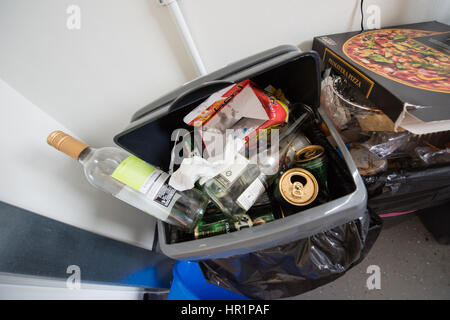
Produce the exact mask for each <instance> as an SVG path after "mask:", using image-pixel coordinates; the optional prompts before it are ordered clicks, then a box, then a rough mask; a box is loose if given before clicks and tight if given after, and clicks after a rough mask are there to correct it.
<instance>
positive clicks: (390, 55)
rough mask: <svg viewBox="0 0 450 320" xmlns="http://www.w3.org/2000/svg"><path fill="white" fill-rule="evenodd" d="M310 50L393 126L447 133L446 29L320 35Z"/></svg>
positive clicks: (422, 26)
mask: <svg viewBox="0 0 450 320" xmlns="http://www.w3.org/2000/svg"><path fill="white" fill-rule="evenodd" d="M313 50H315V51H317V52H318V53H319V55H320V57H321V58H322V61H323V67H325V68H328V67H331V68H332V69H333V70H334V71H335V72H336V73H338V74H340V75H341V76H343V77H345V78H347V79H348V80H349V82H350V83H352V84H353V85H354V86H356V87H358V88H359V89H360V90H361V91H362V92H363V94H364V95H365V96H366V98H368V99H369V100H371V101H372V102H373V103H374V104H375V105H376V106H377V107H378V108H379V109H381V110H382V111H383V112H384V113H385V114H386V115H387V116H388V117H389V118H390V119H392V121H394V122H395V128H398V127H402V128H404V129H406V130H408V131H410V132H412V133H415V134H425V133H431V132H440V131H447V130H450V26H448V25H446V24H442V23H439V22H436V21H432V22H424V23H417V24H409V25H403V26H397V27H390V28H383V29H376V30H368V31H364V32H348V33H341V34H334V35H326V36H320V37H315V38H314V42H313Z"/></svg>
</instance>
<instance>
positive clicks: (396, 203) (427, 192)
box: [363, 166, 450, 214]
mask: <svg viewBox="0 0 450 320" xmlns="http://www.w3.org/2000/svg"><path fill="white" fill-rule="evenodd" d="M363 178H364V180H365V181H364V182H365V185H366V188H367V192H368V195H369V199H368V202H367V206H368V207H369V208H370V209H371V210H372V211H373V212H374V213H376V214H387V213H393V212H404V211H410V210H420V209H425V208H429V207H432V206H435V205H439V204H440V203H444V202H448V201H450V166H444V167H436V168H420V169H410V170H394V171H391V172H386V173H383V174H380V175H377V176H372V177H363Z"/></svg>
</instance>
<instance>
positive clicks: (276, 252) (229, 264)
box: [199, 211, 382, 299]
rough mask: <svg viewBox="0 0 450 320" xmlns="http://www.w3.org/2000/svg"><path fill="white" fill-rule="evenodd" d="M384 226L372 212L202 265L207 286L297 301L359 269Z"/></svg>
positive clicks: (206, 261)
mask: <svg viewBox="0 0 450 320" xmlns="http://www.w3.org/2000/svg"><path fill="white" fill-rule="evenodd" d="M381 226H382V222H381V219H380V218H379V217H378V216H377V215H374V214H371V213H369V212H368V211H367V212H366V213H365V214H364V215H363V216H362V217H361V218H359V219H357V220H354V221H351V222H349V223H346V224H344V225H341V226H339V227H336V228H333V229H330V230H328V231H325V232H321V233H318V234H316V235H313V236H311V237H308V238H305V239H300V240H298V241H294V242H291V243H289V244H286V245H281V246H277V247H273V248H270V249H265V250H261V251H257V252H252V253H248V254H244V255H236V256H233V257H230V258H224V259H215V260H205V261H201V262H199V264H200V267H201V269H202V272H203V274H204V276H205V278H206V280H207V281H208V282H210V283H212V284H215V285H218V286H220V287H223V288H225V289H228V290H231V291H234V292H236V293H239V294H241V295H244V296H247V297H249V298H253V299H278V298H286V297H292V296H296V295H299V294H301V293H304V292H307V291H310V290H312V289H315V288H317V287H319V286H322V285H324V284H327V283H329V282H331V281H333V280H335V279H337V278H339V277H340V276H342V275H343V274H344V273H345V272H346V271H348V270H349V269H350V268H352V267H353V266H354V265H356V264H358V263H359V262H360V261H361V260H362V259H363V258H364V257H365V256H366V254H367V253H368V251H369V250H370V248H371V247H372V245H373V243H374V242H375V240H376V239H377V237H378V235H379V233H380V231H381Z"/></svg>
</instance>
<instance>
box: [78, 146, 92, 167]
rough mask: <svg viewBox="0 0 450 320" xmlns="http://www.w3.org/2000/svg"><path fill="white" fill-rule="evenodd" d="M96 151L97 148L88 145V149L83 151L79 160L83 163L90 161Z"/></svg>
mask: <svg viewBox="0 0 450 320" xmlns="http://www.w3.org/2000/svg"><path fill="white" fill-rule="evenodd" d="M94 151H95V148H91V147H87V148H86V149H84V150H83V151H81V153H80V155H79V156H78V162H80V163H81V164H85V163H86V162H88V161H89V160H90V159H91V158H92V156H93V154H94Z"/></svg>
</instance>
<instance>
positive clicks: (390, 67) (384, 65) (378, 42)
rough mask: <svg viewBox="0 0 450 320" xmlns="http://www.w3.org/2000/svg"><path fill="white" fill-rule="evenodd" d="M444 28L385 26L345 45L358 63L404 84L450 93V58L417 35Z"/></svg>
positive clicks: (345, 51) (429, 34)
mask: <svg viewBox="0 0 450 320" xmlns="http://www.w3.org/2000/svg"><path fill="white" fill-rule="evenodd" d="M441 33H442V32H433V31H424V30H413V29H382V30H373V31H368V32H364V33H361V34H358V35H356V36H354V37H352V38H350V39H349V40H347V41H346V42H345V43H344V45H343V48H342V50H343V52H344V54H345V55H347V56H348V57H349V58H350V59H351V60H352V61H354V62H355V63H357V64H359V65H361V66H363V67H365V68H367V69H368V70H370V71H372V72H375V73H377V74H379V75H382V76H384V77H386V78H389V79H391V80H393V81H396V82H399V83H402V84H404V85H408V86H412V87H415V88H419V89H424V90H430V91H437V92H444V93H450V59H449V57H448V55H446V54H445V53H442V52H439V51H438V50H435V49H433V48H431V47H429V46H427V45H425V44H423V43H421V42H419V41H418V40H416V39H415V38H420V37H426V36H432V35H437V34H441Z"/></svg>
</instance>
